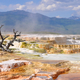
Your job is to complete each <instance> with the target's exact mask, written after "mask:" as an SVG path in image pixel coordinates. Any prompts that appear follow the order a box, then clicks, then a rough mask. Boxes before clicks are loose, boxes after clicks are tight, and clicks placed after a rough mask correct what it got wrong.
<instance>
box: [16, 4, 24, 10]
mask: <svg viewBox="0 0 80 80" xmlns="http://www.w3.org/2000/svg"><path fill="white" fill-rule="evenodd" d="M24 7H25V5H19V6H18V8H16V9H18V10H22V9H23V8H24Z"/></svg>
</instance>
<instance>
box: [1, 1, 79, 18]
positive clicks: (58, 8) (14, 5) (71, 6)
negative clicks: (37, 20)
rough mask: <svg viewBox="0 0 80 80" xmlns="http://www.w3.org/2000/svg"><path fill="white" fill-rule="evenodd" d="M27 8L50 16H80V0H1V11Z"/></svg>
mask: <svg viewBox="0 0 80 80" xmlns="http://www.w3.org/2000/svg"><path fill="white" fill-rule="evenodd" d="M11 10H25V11H28V12H32V13H40V14H43V15H46V16H48V17H57V18H68V17H71V16H79V17H80V0H0V12H6V11H11Z"/></svg>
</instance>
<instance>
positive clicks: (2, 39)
mask: <svg viewBox="0 0 80 80" xmlns="http://www.w3.org/2000/svg"><path fill="white" fill-rule="evenodd" d="M2 26H3V25H1V27H0V37H1V42H0V47H1V49H2V50H3V51H5V49H4V47H3V42H4V40H5V39H6V38H7V37H9V36H6V37H4V38H3V36H2V33H1V28H2Z"/></svg>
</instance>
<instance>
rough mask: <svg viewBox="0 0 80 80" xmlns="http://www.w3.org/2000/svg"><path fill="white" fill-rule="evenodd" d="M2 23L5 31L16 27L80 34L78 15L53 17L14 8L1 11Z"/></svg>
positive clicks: (26, 29) (27, 29)
mask: <svg viewBox="0 0 80 80" xmlns="http://www.w3.org/2000/svg"><path fill="white" fill-rule="evenodd" d="M0 24H1V25H4V27H3V31H4V32H12V29H16V30H18V31H21V32H22V33H38V32H39V33H42V32H43V33H60V34H80V17H76V16H72V17H70V18H56V17H52V18H51V17H47V16H45V15H42V14H39V13H31V12H26V11H23V10H13V11H7V12H0Z"/></svg>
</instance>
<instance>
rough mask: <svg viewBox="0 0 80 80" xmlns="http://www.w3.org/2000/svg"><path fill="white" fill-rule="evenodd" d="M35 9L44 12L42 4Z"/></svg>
mask: <svg viewBox="0 0 80 80" xmlns="http://www.w3.org/2000/svg"><path fill="white" fill-rule="evenodd" d="M36 9H37V10H45V9H46V8H45V5H44V4H43V3H42V4H40V5H39V6H37V8H36Z"/></svg>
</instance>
